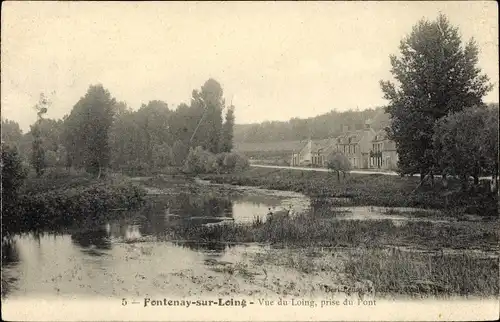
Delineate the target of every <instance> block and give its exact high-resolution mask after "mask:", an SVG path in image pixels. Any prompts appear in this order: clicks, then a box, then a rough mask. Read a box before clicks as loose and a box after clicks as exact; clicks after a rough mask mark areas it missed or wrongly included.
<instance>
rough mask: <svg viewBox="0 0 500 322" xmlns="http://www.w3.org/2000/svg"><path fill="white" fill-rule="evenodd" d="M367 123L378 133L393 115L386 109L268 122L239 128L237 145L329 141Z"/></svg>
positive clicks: (238, 126) (329, 113) (236, 131)
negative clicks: (368, 121)
mask: <svg viewBox="0 0 500 322" xmlns="http://www.w3.org/2000/svg"><path fill="white" fill-rule="evenodd" d="M367 120H370V121H371V122H372V127H373V128H374V129H375V130H380V129H382V128H383V127H384V126H387V125H388V121H389V115H388V114H386V113H384V109H383V107H379V108H375V109H366V110H363V111H346V112H337V111H331V112H328V113H326V114H322V115H318V116H315V117H311V118H306V119H300V118H292V119H290V120H289V121H286V122H280V121H272V122H270V121H267V122H263V123H258V124H239V125H237V126H236V127H235V130H234V135H235V137H234V139H235V142H237V143H265V142H275V141H297V140H306V139H309V138H312V139H327V138H331V137H336V136H338V135H340V134H341V133H342V127H343V125H347V126H349V127H350V129H352V130H354V129H360V128H361V127H362V126H363V124H365V122H366V121H367Z"/></svg>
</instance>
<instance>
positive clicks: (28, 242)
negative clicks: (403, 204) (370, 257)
mask: <svg viewBox="0 0 500 322" xmlns="http://www.w3.org/2000/svg"><path fill="white" fill-rule="evenodd" d="M206 184H207V183H199V185H206ZM225 189H228V188H227V187H225ZM230 189H232V190H234V191H236V192H238V193H235V194H225V193H212V192H207V193H203V194H199V193H198V194H194V193H186V192H176V191H177V190H176V189H175V187H174V188H170V190H168V193H165V190H161V189H150V193H151V195H150V198H149V201H148V203H147V205H146V206H145V207H144V209H142V210H140V211H139V212H136V213H133V214H131V216H130V217H127V216H124V218H122V219H119V220H112V221H106V222H101V223H92V224H87V225H83V226H82V227H77V228H76V229H75V228H74V229H71V230H65V231H63V230H61V231H59V232H51V233H30V234H24V235H21V236H15V237H13V238H12V239H11V240H10V242H8V243H3V244H2V268H3V269H2V293H3V294H2V295H3V296H5V297H7V298H19V297H25V296H37V295H42V294H44V295H57V296H62V297H80V296H88V295H102V296H125V295H134V296H141V297H143V296H147V295H157V294H161V295H162V296H167V295H172V296H189V295H196V294H204V295H210V294H215V295H223V294H227V295H229V294H245V295H253V294H259V295H262V296H263V295H266V294H271V295H273V294H274V295H276V294H283V292H285V293H286V292H287V290H290V289H294V290H297V292H299V293H297V294H304V293H303V290H304V289H308V288H311V285H313V284H314V283H325V281H329V280H331V277H329V276H327V275H325V276H323V277H321V276H319V277H318V276H312V275H307V274H304V273H302V272H298V271H293V270H290V269H289V268H288V269H287V268H285V267H281V266H276V265H274V266H273V265H267V264H266V262H256V261H255V258H256V257H259V256H260V254H266V253H268V252H269V251H270V247H269V246H265V245H257V244H247V245H227V244H217V243H208V244H207V243H202V242H197V241H182V242H172V241H164V240H165V238H159V237H164V236H165V234H166V232H167V231H168V230H169V227H171V225H176V224H178V222H179V221H182V222H184V223H186V222H188V224H193V225H194V224H205V223H208V222H210V221H208V220H207V221H204V220H203V219H200V218H212V222H213V221H214V218H231V219H232V220H233V221H234V222H235V223H249V222H252V220H254V219H255V218H256V217H260V218H261V219H262V220H265V218H266V215H267V213H268V212H269V209H270V208H271V209H273V210H279V209H288V208H289V207H291V208H292V209H293V210H294V211H295V212H301V211H304V210H306V209H308V208H309V207H310V203H309V199H308V198H306V197H305V196H303V195H300V194H297V193H291V192H277V191H271V190H265V189H256V188H249V187H231V188H230ZM340 210H342V211H343V212H344V214H343V215H338V214H337V215H334V216H336V217H335V218H337V219H339V220H341V219H348V220H349V219H356V220H372V219H392V220H395V221H401V220H406V219H408V218H406V217H404V216H392V215H388V214H384V211H386V210H387V209H378V208H373V207H372V208H362V207H353V208H341V209H340ZM193 218H198V219H197V221H195V220H193ZM215 221H217V220H215ZM297 252H301V250H298V251H297ZM329 254H330V253H329ZM325 256H330V257H329V258H332V257H331V256H332V255H331V254H330V255H325ZM260 257H261V258H265V256H260ZM278 257H279V256H278ZM333 273H334V272H332V274H333ZM325 274H326V273H325ZM269 276H274V280H273V283H272V285H271V284H270V279H271V278H270V277H269ZM313 279H319V280H314V281H313ZM284 281H288V282H286V283H285V282H284ZM287 283H289V284H287ZM290 285H293V286H290ZM313 289H314V287H313ZM313 291H314V290H312V291H311V292H313Z"/></svg>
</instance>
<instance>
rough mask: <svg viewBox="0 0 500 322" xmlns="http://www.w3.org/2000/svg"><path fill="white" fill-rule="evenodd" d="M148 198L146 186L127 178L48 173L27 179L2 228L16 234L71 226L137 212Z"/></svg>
mask: <svg viewBox="0 0 500 322" xmlns="http://www.w3.org/2000/svg"><path fill="white" fill-rule="evenodd" d="M145 195H146V192H145V190H144V189H143V188H142V187H140V186H139V185H136V184H134V183H132V182H130V180H129V179H128V178H127V177H124V176H118V175H112V174H110V175H108V176H107V177H106V178H102V179H96V178H93V177H91V176H90V175H88V174H86V173H84V172H79V171H78V172H77V171H73V172H68V171H65V170H62V169H61V170H54V171H48V172H47V173H45V174H44V175H43V176H41V177H35V176H29V177H28V178H27V179H26V180H25V182H24V185H23V187H22V188H21V191H20V194H19V196H18V202H17V205H16V207H15V209H9V211H8V212H7V213H4V216H3V221H2V229H3V230H4V232H9V233H16V232H22V231H28V230H45V229H49V230H50V229H59V228H62V227H69V226H71V225H75V224H78V223H81V222H84V221H86V220H90V221H92V220H98V219H99V218H102V217H103V216H113V215H117V214H119V213H120V211H121V210H126V209H136V208H138V207H140V206H141V205H143V203H144V197H145Z"/></svg>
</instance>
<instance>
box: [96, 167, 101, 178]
mask: <svg viewBox="0 0 500 322" xmlns="http://www.w3.org/2000/svg"><path fill="white" fill-rule="evenodd" d="M100 178H101V165H100V164H99V172H98V173H97V179H100Z"/></svg>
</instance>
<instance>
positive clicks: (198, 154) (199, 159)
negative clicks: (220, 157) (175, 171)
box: [183, 146, 217, 174]
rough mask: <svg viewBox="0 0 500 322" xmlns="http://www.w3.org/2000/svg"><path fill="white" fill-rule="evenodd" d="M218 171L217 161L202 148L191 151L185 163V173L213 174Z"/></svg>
mask: <svg viewBox="0 0 500 322" xmlns="http://www.w3.org/2000/svg"><path fill="white" fill-rule="evenodd" d="M216 169H217V159H216V157H215V155H214V154H213V153H211V152H209V151H206V150H203V148H202V147H201V146H198V147H196V149H191V150H190V151H189V154H188V156H187V159H186V162H185V163H184V168H183V170H184V172H186V173H191V174H200V173H213V172H214V171H215V170H216Z"/></svg>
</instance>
